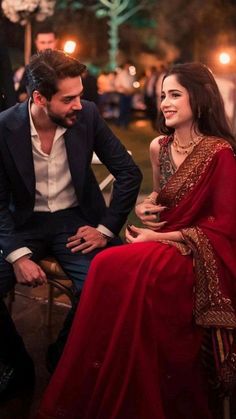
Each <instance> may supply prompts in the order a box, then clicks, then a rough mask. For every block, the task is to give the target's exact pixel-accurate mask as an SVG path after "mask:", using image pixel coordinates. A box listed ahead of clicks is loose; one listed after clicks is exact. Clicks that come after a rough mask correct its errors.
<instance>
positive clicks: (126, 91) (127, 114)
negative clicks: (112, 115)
mask: <svg viewBox="0 0 236 419" xmlns="http://www.w3.org/2000/svg"><path fill="white" fill-rule="evenodd" d="M132 67H134V66H133V64H132V63H130V62H129V61H127V62H126V63H125V64H124V65H123V67H122V69H121V70H120V71H119V72H118V73H117V75H116V78H115V89H116V91H117V92H118V93H119V116H118V121H117V123H118V125H119V126H121V127H123V128H128V126H129V123H130V120H131V112H132V98H133V93H134V87H133V83H134V81H135V78H134V75H133V74H132V73H131V72H130V68H132Z"/></svg>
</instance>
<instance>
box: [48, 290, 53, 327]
mask: <svg viewBox="0 0 236 419" xmlns="http://www.w3.org/2000/svg"><path fill="white" fill-rule="evenodd" d="M53 300H54V286H53V285H52V284H50V282H49V283H48V305H47V326H48V327H51V325H52V306H53Z"/></svg>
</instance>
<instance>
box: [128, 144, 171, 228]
mask: <svg viewBox="0 0 236 419" xmlns="http://www.w3.org/2000/svg"><path fill="white" fill-rule="evenodd" d="M160 138H162V136H159V137H157V138H154V140H153V141H152V142H151V144H150V160H151V165H152V177H153V192H151V194H150V195H148V196H147V197H146V198H145V199H144V200H143V201H142V202H140V203H139V204H138V205H136V207H135V213H136V215H137V217H138V218H139V219H140V220H141V221H142V223H143V224H144V225H146V226H147V227H149V228H150V229H153V230H159V229H160V228H161V227H162V226H163V225H164V223H159V222H158V216H159V213H160V212H162V211H163V210H164V209H165V207H163V206H162V205H157V204H156V200H157V196H158V192H159V190H160V164H159V152H160V144H159V140H160Z"/></svg>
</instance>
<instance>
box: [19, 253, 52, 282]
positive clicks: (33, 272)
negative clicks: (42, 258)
mask: <svg viewBox="0 0 236 419" xmlns="http://www.w3.org/2000/svg"><path fill="white" fill-rule="evenodd" d="M13 269H14V273H15V276H16V281H17V282H18V283H19V284H25V285H28V286H33V287H36V286H37V285H43V284H46V283H47V277H46V275H45V273H44V272H43V270H42V269H41V268H40V266H39V265H37V263H35V262H33V261H32V260H30V259H28V258H27V257H26V256H22V257H21V258H19V259H17V260H16V261H15V262H14V263H13Z"/></svg>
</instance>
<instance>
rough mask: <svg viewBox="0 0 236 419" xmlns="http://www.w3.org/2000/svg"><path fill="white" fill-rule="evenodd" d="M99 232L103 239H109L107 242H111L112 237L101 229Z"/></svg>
mask: <svg viewBox="0 0 236 419" xmlns="http://www.w3.org/2000/svg"><path fill="white" fill-rule="evenodd" d="M98 232H99V234H100V236H101V237H102V238H103V239H106V241H107V242H110V241H111V240H112V237H110V236H107V235H106V234H104V233H102V232H101V231H99V230H98Z"/></svg>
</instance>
